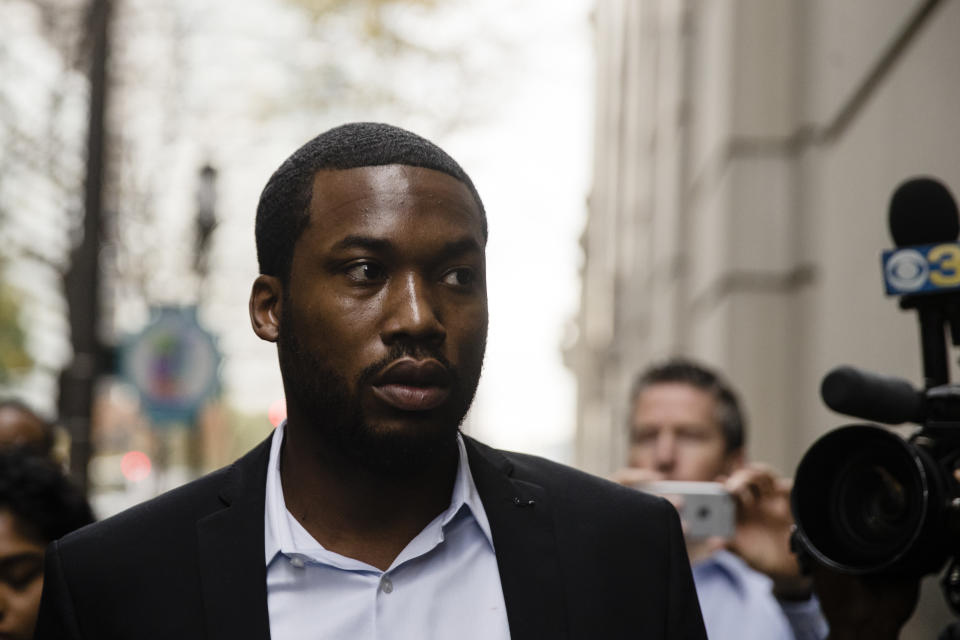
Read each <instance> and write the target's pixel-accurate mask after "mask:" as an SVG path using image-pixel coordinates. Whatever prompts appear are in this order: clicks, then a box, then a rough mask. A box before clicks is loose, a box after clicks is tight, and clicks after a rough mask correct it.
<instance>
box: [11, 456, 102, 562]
mask: <svg viewBox="0 0 960 640" xmlns="http://www.w3.org/2000/svg"><path fill="white" fill-rule="evenodd" d="M4 509H6V510H8V511H10V513H12V514H13V515H14V516H15V518H16V524H17V526H18V528H19V530H20V531H19V532H20V534H21V535H24V536H26V537H28V538H30V539H32V540H34V541H36V542H39V543H40V544H44V545H45V544H47V543H49V542H51V541H53V540H56V539H57V538H60V537H63V536H64V535H66V534H68V533H70V532H71V531H73V530H74V529H79V528H80V527H82V526H84V525H87V524H90V523H91V522H93V520H94V518H93V511H92V510H91V509H90V504H89V503H88V502H87V499H86V497H84V495H83V492H82V491H81V490H80V488H79V487H78V486H76V485H75V484H74V483H73V482H71V480H70V479H69V478H68V477H67V476H66V474H65V473H64V472H63V470H62V469H61V468H60V466H59V465H58V464H57V463H56V462H54V461H53V460H50V459H49V458H45V457H42V456H37V455H30V454H27V453H25V452H23V451H21V450H13V451H0V510H4Z"/></svg>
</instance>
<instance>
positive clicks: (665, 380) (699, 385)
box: [630, 357, 747, 452]
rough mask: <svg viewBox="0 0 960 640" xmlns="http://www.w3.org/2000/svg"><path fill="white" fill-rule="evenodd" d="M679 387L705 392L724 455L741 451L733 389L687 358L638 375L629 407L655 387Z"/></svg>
mask: <svg viewBox="0 0 960 640" xmlns="http://www.w3.org/2000/svg"><path fill="white" fill-rule="evenodd" d="M669 383H681V384H687V385H690V386H691V387H694V388H696V389H699V390H701V391H705V392H706V393H708V394H710V395H711V396H713V398H714V399H715V400H716V401H717V422H719V423H720V428H721V429H722V430H723V438H724V441H725V442H726V447H727V452H731V451H736V450H738V449H741V448H743V445H744V444H745V442H746V437H747V419H746V416H745V415H744V413H743V410H742V409H741V408H740V400H739V398H738V397H737V393H736V392H735V391H734V390H733V387H731V386H730V384H729V383H728V382H727V381H726V380H724V379H723V377H722V376H720V374H718V373H717V372H715V371H713V370H712V369H710V368H708V367H705V366H704V365H702V364H700V363H698V362H694V361H693V360H689V359H687V358H679V357H676V358H671V359H669V360H667V361H665V362H661V363H657V364H654V365H653V366H651V367H649V368H647V369H646V370H644V371H642V372H640V374H639V375H638V376H637V377H636V379H635V380H634V382H633V388H632V389H631V391H630V404H631V406H633V405H634V404H636V402H637V398H639V397H640V394H641V393H643V391H644V390H646V389H648V388H650V387H652V386H653V385H656V384H669Z"/></svg>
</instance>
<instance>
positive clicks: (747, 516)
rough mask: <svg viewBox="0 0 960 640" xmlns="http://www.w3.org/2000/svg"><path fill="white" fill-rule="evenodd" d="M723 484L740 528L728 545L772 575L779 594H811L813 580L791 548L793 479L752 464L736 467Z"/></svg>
mask: <svg viewBox="0 0 960 640" xmlns="http://www.w3.org/2000/svg"><path fill="white" fill-rule="evenodd" d="M724 486H725V487H726V489H727V491H729V492H730V493H731V494H732V495H733V497H734V500H735V501H736V503H737V529H736V533H735V534H734V537H733V539H732V540H729V541H728V542H727V548H728V549H730V550H731V551H733V552H734V553H736V554H737V555H739V556H740V557H741V558H743V560H744V561H745V562H746V563H747V564H748V565H750V566H751V567H753V568H754V569H755V570H757V571H759V572H760V573H763V574H765V575H767V576H768V577H770V579H771V580H773V592H774V595H776V596H777V597H778V598H781V599H784V600H806V599H807V598H809V597H810V595H811V593H812V589H813V582H812V580H811V578H810V577H808V576H804V575H803V574H802V573H801V572H800V567H799V565H798V564H797V557H796V556H795V555H794V554H793V552H792V551H791V550H790V532H791V530H792V528H793V516H792V514H791V513H790V488H791V486H792V482H791V481H790V480H789V479H787V478H782V477H780V476H779V475H777V473H776V472H775V471H774V470H773V469H771V468H770V467H768V466H765V465H759V464H751V465H748V466H746V467H744V468H742V469H739V470H737V471H735V472H734V473H733V474H732V475H731V476H730V477H729V478H727V479H726V480H725V481H724Z"/></svg>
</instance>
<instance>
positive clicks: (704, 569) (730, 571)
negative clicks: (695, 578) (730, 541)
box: [693, 549, 750, 594]
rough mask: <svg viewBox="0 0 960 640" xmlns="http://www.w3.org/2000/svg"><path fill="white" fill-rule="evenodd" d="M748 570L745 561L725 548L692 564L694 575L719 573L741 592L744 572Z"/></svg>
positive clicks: (743, 586)
mask: <svg viewBox="0 0 960 640" xmlns="http://www.w3.org/2000/svg"><path fill="white" fill-rule="evenodd" d="M749 570H750V569H749V567H748V566H747V563H745V562H744V561H743V560H742V559H740V557H739V556H737V555H736V554H734V553H731V552H729V551H727V550H726V549H720V550H719V551H716V552H714V553H713V554H711V555H710V556H709V557H708V558H706V559H705V560H703V561H702V562H698V563H697V564H695V565H693V573H694V574H695V575H705V574H708V573H714V574H718V575H721V576H723V577H724V578H725V579H726V580H727V581H728V582H729V583H730V584H731V585H733V587H734V588H735V589H736V590H737V591H738V592H739V593H741V594H742V593H743V592H744V590H745V589H746V585H745V584H744V582H745V580H746V573H747V571H749Z"/></svg>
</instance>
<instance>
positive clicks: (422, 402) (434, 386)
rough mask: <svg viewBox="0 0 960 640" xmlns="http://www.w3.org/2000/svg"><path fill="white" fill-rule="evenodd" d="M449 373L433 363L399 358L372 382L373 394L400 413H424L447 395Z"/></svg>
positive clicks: (435, 361) (430, 360) (433, 361)
mask: <svg viewBox="0 0 960 640" xmlns="http://www.w3.org/2000/svg"><path fill="white" fill-rule="evenodd" d="M450 378H451V376H450V373H449V371H448V370H447V368H446V367H444V366H443V365H442V364H440V362H438V361H437V360H434V359H432V358H431V359H428V360H415V359H413V358H401V359H399V360H396V361H394V362H393V363H391V364H390V365H389V366H388V367H387V368H386V369H384V370H383V371H382V372H381V373H380V374H379V375H378V376H377V377H376V378H374V380H373V393H374V395H376V396H377V397H378V398H380V399H381V400H383V401H384V402H386V403H387V404H388V405H390V406H392V407H394V408H395V409H400V410H401V411H428V410H430V409H435V408H437V407H439V406H440V405H441V404H443V403H444V401H445V400H446V399H447V398H448V397H449V395H450Z"/></svg>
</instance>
